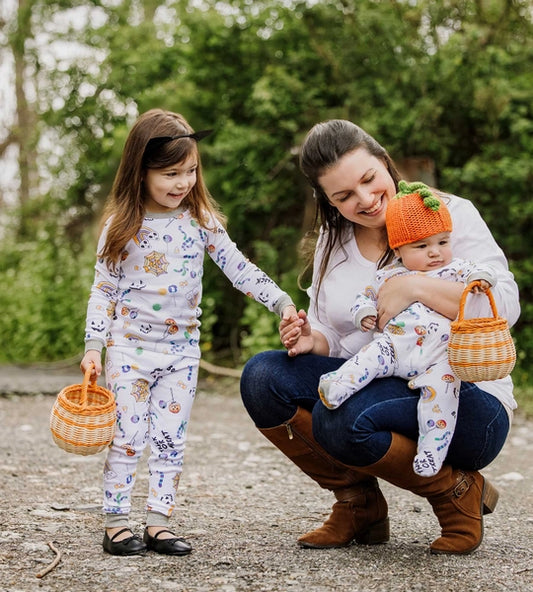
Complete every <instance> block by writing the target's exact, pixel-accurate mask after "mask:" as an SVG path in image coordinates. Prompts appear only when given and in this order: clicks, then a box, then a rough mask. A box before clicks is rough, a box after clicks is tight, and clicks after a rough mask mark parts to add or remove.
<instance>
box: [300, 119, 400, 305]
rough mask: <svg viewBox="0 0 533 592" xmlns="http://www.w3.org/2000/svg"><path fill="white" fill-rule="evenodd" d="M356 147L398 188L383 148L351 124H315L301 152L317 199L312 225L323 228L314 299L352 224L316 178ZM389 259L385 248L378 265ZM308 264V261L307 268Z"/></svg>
mask: <svg viewBox="0 0 533 592" xmlns="http://www.w3.org/2000/svg"><path fill="white" fill-rule="evenodd" d="M358 148H364V149H365V150H366V151H367V152H368V153H369V154H370V155H372V156H375V157H376V158H379V159H381V160H382V161H383V163H384V164H385V166H386V168H387V170H388V171H389V173H390V175H391V177H392V179H393V181H394V183H395V185H396V187H397V186H398V182H399V181H400V175H399V173H398V171H397V169H396V166H395V164H394V162H393V161H392V159H391V157H390V156H389V154H388V153H387V151H386V150H385V148H383V146H381V144H379V143H378V142H377V141H376V140H375V139H374V138H373V137H372V136H371V135H370V134H368V133H367V132H365V131H364V130H363V129H361V128H360V127H359V126H357V125H355V124H354V123H352V122H351V121H346V120H345V119H331V120H329V121H324V122H321V123H317V124H316V125H314V126H313V127H312V128H311V130H310V131H309V132H308V134H307V136H306V137H305V140H304V142H303V144H302V147H301V150H300V168H301V170H302V173H303V174H304V175H305V177H306V178H307V180H308V181H309V183H310V185H311V187H312V188H313V192H314V196H315V200H316V210H315V223H314V226H315V229H316V226H317V223H320V224H321V225H322V227H323V230H324V240H325V241H326V243H325V245H324V249H323V253H324V256H323V258H322V261H321V264H320V271H319V280H318V286H317V300H318V293H319V291H320V286H321V285H322V281H323V279H324V276H325V274H326V270H327V268H328V265H329V260H330V257H331V254H332V253H333V251H334V250H335V249H338V248H340V249H342V250H343V251H344V247H343V240H342V239H343V235H345V234H346V231H347V230H351V229H352V228H353V222H350V221H349V220H347V219H346V218H345V217H344V216H342V214H340V213H339V210H338V209H337V208H335V207H334V206H332V205H331V203H330V201H329V199H328V197H327V195H326V194H325V193H324V190H323V189H322V187H321V186H320V182H319V178H320V177H321V176H322V175H324V174H325V173H326V172H327V170H328V169H329V168H331V167H333V166H335V165H336V164H337V163H338V162H339V160H340V159H341V158H342V157H343V156H345V155H346V154H348V153H350V152H353V151H354V150H357V149H358ZM383 232H384V233H385V232H386V231H385V229H383ZM392 256H393V253H392V251H391V250H390V249H387V251H386V252H385V253H384V254H383V257H382V258H381V260H380V261H379V264H378V265H379V266H382V265H385V264H386V263H388V262H390V260H391V259H392ZM310 264H311V262H309V264H308V267H309V265H310ZM304 273H305V270H304Z"/></svg>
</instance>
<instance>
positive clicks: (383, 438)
mask: <svg viewBox="0 0 533 592" xmlns="http://www.w3.org/2000/svg"><path fill="white" fill-rule="evenodd" d="M344 362H345V360H344V359H340V358H329V357H325V356H317V355H314V354H307V355H302V356H297V357H295V358H290V357H289V356H288V355H287V353H286V352H285V351H266V352H263V353H260V354H258V355H256V356H254V357H253V358H251V359H250V360H249V361H248V363H247V364H246V366H245V367H244V370H243V373H242V377H241V395H242V400H243V403H244V406H245V408H246V410H247V411H248V414H249V415H250V417H251V418H252V420H253V421H254V423H255V424H256V426H257V427H258V428H271V427H275V426H278V425H280V424H282V423H284V422H286V421H288V420H289V419H291V417H292V416H293V415H294V414H295V413H296V410H297V408H298V407H304V408H305V409H308V410H309V411H312V414H313V434H314V436H315V438H316V440H317V441H318V443H319V444H320V445H321V446H322V447H323V448H324V449H325V450H327V451H328V452H329V453H330V454H331V455H332V456H333V457H335V458H337V459H338V460H340V461H341V462H343V463H345V464H348V465H352V466H356V467H357V466H358V467H364V466H368V465H371V464H373V463H375V462H376V461H378V460H379V459H380V458H382V457H383V456H384V455H385V453H386V452H387V450H388V449H389V447H390V443H391V432H396V433H399V434H403V435H404V436H407V437H408V438H411V439H412V440H414V441H415V442H416V441H417V439H418V425H417V404H418V398H419V391H418V390H411V389H409V388H408V387H407V382H406V381H405V380H403V379H400V378H394V377H393V378H380V379H376V380H374V381H373V382H371V383H370V384H369V385H368V386H366V387H365V388H363V389H362V390H361V391H359V392H358V393H357V394H355V395H354V396H353V397H351V398H349V399H348V400H347V401H345V402H344V403H343V404H342V405H341V406H340V407H339V408H338V409H333V410H329V409H327V408H326V407H325V406H324V405H323V404H322V402H321V401H320V398H319V396H318V390H317V389H318V382H319V379H320V376H321V375H322V374H325V373H326V372H331V371H332V370H336V369H337V368H338V367H339V366H340V365H341V364H343V363H344ZM509 427H510V426H509V417H508V415H507V412H506V411H505V408H504V407H503V405H502V404H501V403H500V401H498V399H496V397H494V396H493V395H491V394H489V393H486V392H485V391H482V390H481V389H480V388H478V387H477V386H476V385H475V384H471V383H465V382H463V383H462V384H461V392H460V396H459V410H458V413H457V425H456V428H455V433H454V436H453V439H452V442H451V444H450V447H449V451H448V456H447V457H446V463H447V464H451V465H452V466H454V467H456V468H461V469H465V470H479V469H481V468H483V467H485V466H487V465H488V464H489V463H490V462H492V461H493V460H494V459H495V458H496V456H497V455H498V453H499V452H500V450H501V449H502V447H503V444H504V442H505V439H506V437H507V434H508V432H509Z"/></svg>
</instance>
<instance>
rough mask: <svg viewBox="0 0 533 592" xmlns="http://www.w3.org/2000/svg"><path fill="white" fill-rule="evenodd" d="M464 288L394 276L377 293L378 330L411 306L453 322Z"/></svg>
mask: <svg viewBox="0 0 533 592" xmlns="http://www.w3.org/2000/svg"><path fill="white" fill-rule="evenodd" d="M463 289H464V286H463V284H462V283H461V282H450V281H448V280H441V279H438V278H430V277H427V276H424V275H418V274H412V275H402V276H396V277H393V278H391V279H390V280H387V281H386V282H385V283H384V284H383V285H382V286H381V288H380V290H379V293H378V302H377V310H378V328H379V330H380V331H383V327H385V325H386V324H387V323H388V322H389V321H390V320H391V319H392V318H393V317H395V316H396V315H397V314H398V313H400V312H401V311H402V310H404V309H406V308H407V307H408V306H409V305H410V304H412V303H413V302H422V304H425V305H426V306H427V307H428V308H432V309H433V310H435V311H437V312H438V313H440V314H441V315H443V316H445V317H448V318H449V319H452V320H453V319H455V318H456V317H457V313H458V312H459V301H460V300H461V294H462V293H463Z"/></svg>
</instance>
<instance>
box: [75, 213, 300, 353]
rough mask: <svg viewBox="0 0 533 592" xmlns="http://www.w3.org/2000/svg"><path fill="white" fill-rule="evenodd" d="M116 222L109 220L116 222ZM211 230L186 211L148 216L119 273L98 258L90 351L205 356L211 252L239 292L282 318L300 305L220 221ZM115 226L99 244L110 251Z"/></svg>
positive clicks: (90, 312)
mask: <svg viewBox="0 0 533 592" xmlns="http://www.w3.org/2000/svg"><path fill="white" fill-rule="evenodd" d="M108 223H109V221H108ZM209 226H211V227H213V228H214V230H208V229H206V228H204V227H202V226H200V224H199V223H198V222H197V220H195V219H194V218H193V217H192V216H191V214H190V212H189V211H188V210H187V209H185V208H178V209H177V210H174V211H173V212H170V213H164V214H147V215H146V216H145V218H144V220H143V223H142V226H141V229H140V230H139V232H138V233H137V235H136V236H135V237H134V238H133V239H132V240H130V241H129V242H128V244H127V245H126V247H125V249H124V251H123V255H122V257H121V261H120V262H119V264H118V267H117V270H116V272H111V271H110V270H109V269H108V267H107V265H106V263H105V261H104V260H103V259H101V258H98V260H97V262H96V265H95V278H94V283H93V286H92V288H91V294H90V298H89V303H88V306H87V320H86V328H85V350H86V351H87V350H88V349H96V350H100V351H101V350H102V349H103V347H104V346H105V345H107V346H111V345H113V344H122V345H129V346H131V347H141V348H143V349H150V350H152V351H158V352H162V353H174V354H183V355H186V356H189V357H192V358H199V357H200V347H199V340H200V330H199V328H200V315H201V313H202V310H201V308H200V302H201V299H202V276H203V263H204V255H205V253H206V252H207V253H208V255H209V256H210V257H211V259H213V261H214V262H215V263H216V264H217V265H218V267H219V268H220V269H221V270H222V271H223V272H224V274H225V275H226V276H227V277H228V279H229V280H230V281H231V282H232V284H233V286H234V287H235V288H237V289H238V290H240V291H241V292H243V293H244V294H246V295H248V296H250V297H252V298H254V299H255V300H256V301H258V302H260V303H261V304H263V305H264V306H266V307H267V308H268V309H269V310H270V311H273V312H276V313H277V314H280V315H281V313H282V311H283V309H284V308H285V307H286V306H287V305H289V304H292V300H291V298H290V296H288V294H286V293H285V292H283V291H282V290H281V289H280V288H279V287H278V286H277V284H276V283H275V282H274V281H273V280H271V279H270V278H269V277H268V276H267V275H266V274H265V273H264V272H263V271H261V270H260V269H259V268H258V267H257V266H256V265H254V264H253V263H251V262H250V261H249V260H248V259H247V258H246V257H245V256H244V255H243V253H242V252H241V251H240V250H239V249H238V248H237V246H236V245H235V243H234V242H233V241H232V240H231V239H230V237H229V235H228V233H227V232H226V230H225V229H224V228H223V226H222V225H221V224H220V223H219V222H218V221H215V220H212V221H211V223H210V224H209ZM107 228H108V224H106V225H105V226H104V229H103V231H102V234H101V236H100V239H99V243H98V253H100V252H101V251H102V249H103V247H104V244H105V240H106V235H107Z"/></svg>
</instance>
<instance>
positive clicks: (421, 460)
mask: <svg viewBox="0 0 533 592" xmlns="http://www.w3.org/2000/svg"><path fill="white" fill-rule="evenodd" d="M443 461H444V458H440V456H439V455H438V454H436V453H435V452H434V451H433V450H430V449H422V450H420V451H419V452H418V454H417V455H416V456H415V459H414V461H413V469H414V471H415V473H416V474H417V475H420V476H421V477H433V475H436V474H437V473H438V472H439V471H440V469H441V467H442V463H443Z"/></svg>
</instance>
